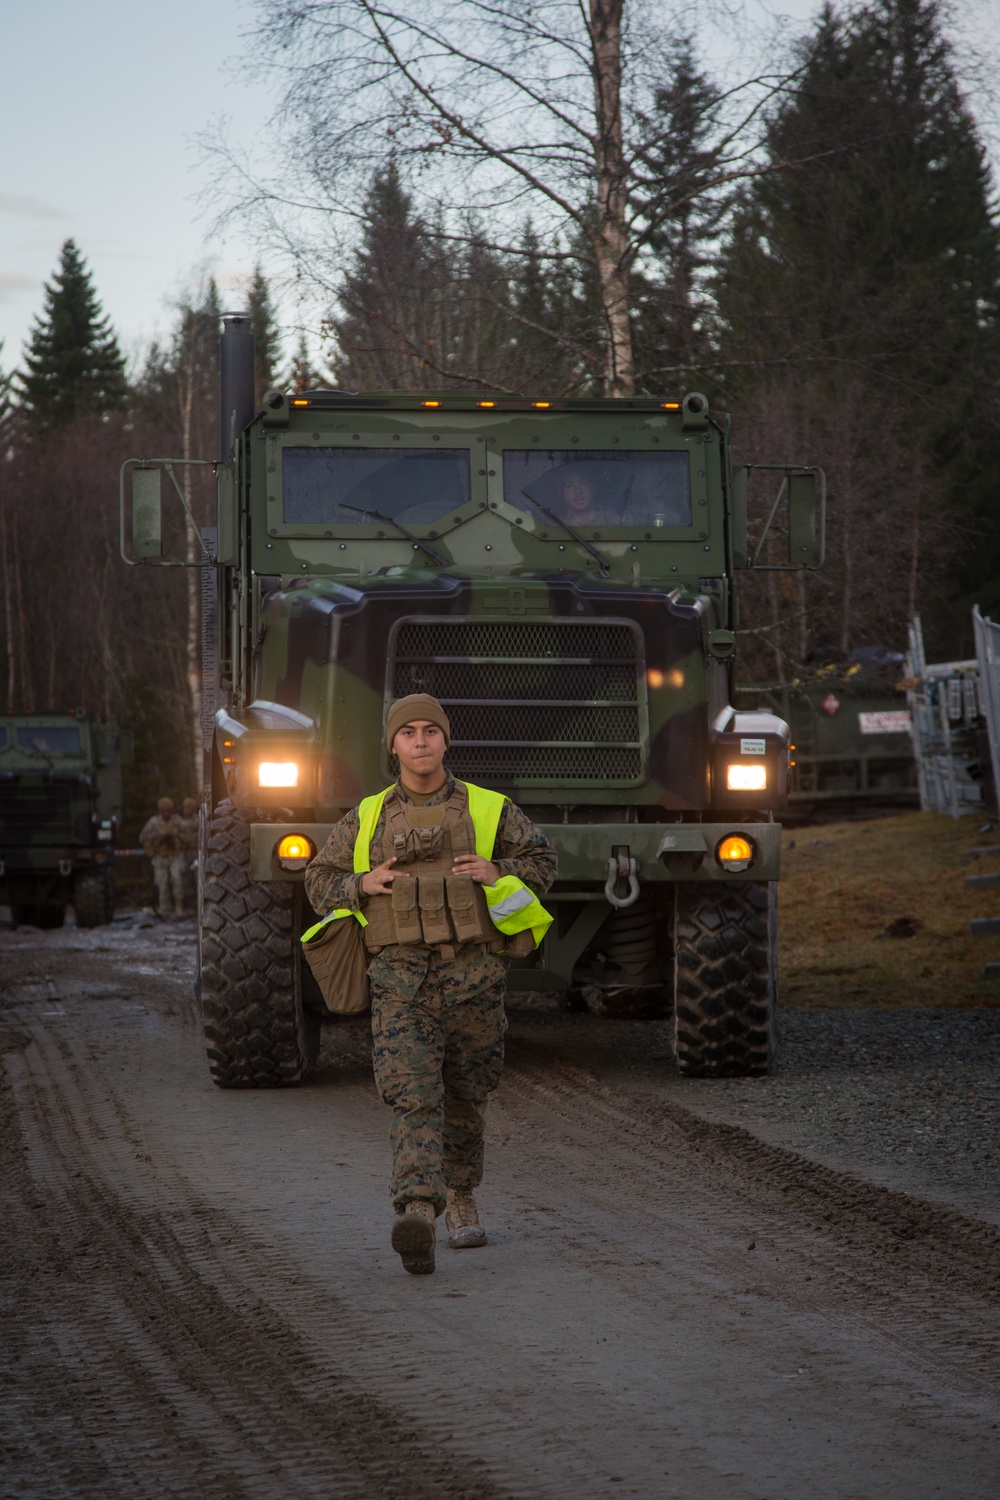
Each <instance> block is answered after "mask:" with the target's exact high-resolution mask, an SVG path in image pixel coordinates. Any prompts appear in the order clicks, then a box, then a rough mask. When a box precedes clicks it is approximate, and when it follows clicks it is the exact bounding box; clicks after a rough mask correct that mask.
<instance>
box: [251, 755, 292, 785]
mask: <svg viewBox="0 0 1000 1500" xmlns="http://www.w3.org/2000/svg"><path fill="white" fill-rule="evenodd" d="M257 784H258V786H298V784H299V768H298V766H297V765H296V763H295V761H294V760H262V761H261V763H260V765H259V766H258V767H257Z"/></svg>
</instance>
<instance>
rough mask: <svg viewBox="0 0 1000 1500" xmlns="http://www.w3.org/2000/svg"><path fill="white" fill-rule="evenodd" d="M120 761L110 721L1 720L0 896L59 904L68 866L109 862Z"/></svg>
mask: <svg viewBox="0 0 1000 1500" xmlns="http://www.w3.org/2000/svg"><path fill="white" fill-rule="evenodd" d="M121 766H122V756H121V751H120V742H119V735H118V732H117V730H116V729H115V728H114V726H113V725H108V724H104V725H102V724H97V723H92V722H90V721H88V720H87V719H85V718H84V717H83V716H82V715H80V714H5V715H3V717H2V718H0V860H2V862H3V874H2V875H0V899H3V900H6V901H9V902H11V903H12V904H14V905H29V904H32V903H39V902H41V903H43V904H59V903H63V904H64V903H65V901H66V900H67V898H68V895H69V891H70V888H71V882H72V875H73V873H74V872H75V871H77V870H80V869H93V868H96V867H99V866H107V865H109V864H110V863H111V861H112V858H113V851H114V844H115V835H116V833H117V828H118V824H119V821H120V819H121V810H122V789H121V788H122V781H121ZM60 867H61V868H60ZM67 872H68V873H67Z"/></svg>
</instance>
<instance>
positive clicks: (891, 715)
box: [858, 708, 910, 734]
mask: <svg viewBox="0 0 1000 1500" xmlns="http://www.w3.org/2000/svg"><path fill="white" fill-rule="evenodd" d="M858 723H859V725H860V726H861V733H862V734H909V732H910V712H909V709H906V708H892V709H888V710H887V711H886V712H885V713H880V714H858Z"/></svg>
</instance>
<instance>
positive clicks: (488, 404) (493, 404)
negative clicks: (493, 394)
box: [478, 401, 496, 406]
mask: <svg viewBox="0 0 1000 1500" xmlns="http://www.w3.org/2000/svg"><path fill="white" fill-rule="evenodd" d="M478 405H480V406H496V402H495V401H480V402H479V403H478Z"/></svg>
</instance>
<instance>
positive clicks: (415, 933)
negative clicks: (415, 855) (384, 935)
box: [369, 876, 422, 943]
mask: <svg viewBox="0 0 1000 1500" xmlns="http://www.w3.org/2000/svg"><path fill="white" fill-rule="evenodd" d="M391 899H392V921H393V926H394V927H395V929H396V941H397V942H398V943H419V942H420V941H421V939H422V933H421V929H420V908H419V907H418V905H417V882H416V881H415V880H414V879H413V877H412V876H408V877H407V878H406V879H405V880H394V881H393V882H392V898H391ZM370 904H371V903H370V902H369V905H370Z"/></svg>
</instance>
